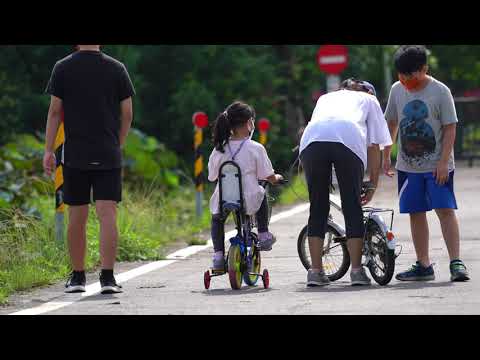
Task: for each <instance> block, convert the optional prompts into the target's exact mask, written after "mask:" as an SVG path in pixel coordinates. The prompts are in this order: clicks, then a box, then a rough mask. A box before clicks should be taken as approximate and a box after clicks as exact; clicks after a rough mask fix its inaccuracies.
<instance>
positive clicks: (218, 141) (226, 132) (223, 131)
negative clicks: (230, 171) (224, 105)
mask: <svg viewBox="0 0 480 360" xmlns="http://www.w3.org/2000/svg"><path fill="white" fill-rule="evenodd" d="M231 132H232V128H231V126H230V121H229V119H228V113H227V111H224V112H223V113H221V114H220V115H218V117H217V120H216V121H215V126H214V128H213V146H214V147H215V149H217V150H218V151H220V152H222V153H223V152H225V149H224V146H225V144H226V143H227V141H228V139H229V138H230V135H231Z"/></svg>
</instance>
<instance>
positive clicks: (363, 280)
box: [350, 267, 372, 286]
mask: <svg viewBox="0 0 480 360" xmlns="http://www.w3.org/2000/svg"><path fill="white" fill-rule="evenodd" d="M350 280H351V281H352V286H355V285H370V284H371V283H372V280H371V279H370V278H369V277H368V276H367V273H366V272H365V268H363V267H362V269H361V270H360V271H358V272H350Z"/></svg>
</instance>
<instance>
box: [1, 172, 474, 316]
mask: <svg viewBox="0 0 480 360" xmlns="http://www.w3.org/2000/svg"><path fill="white" fill-rule="evenodd" d="M395 181H396V180H394V181H392V180H390V179H386V178H382V179H381V184H380V186H381V187H380V189H379V191H378V192H377V194H376V198H375V200H374V201H373V203H372V205H373V206H381V207H392V208H393V209H395V211H396V213H397V214H396V217H395V222H394V232H395V233H396V234H397V238H398V240H399V243H400V244H401V245H402V246H403V252H402V255H401V256H400V257H399V258H398V259H397V263H396V264H397V270H403V269H405V268H406V267H408V266H410V264H411V263H413V262H414V261H415V254H414V249H413V245H412V243H411V241H410V236H409V234H410V230H409V223H408V217H407V216H405V215H400V214H398V205H397V202H396V185H395ZM479 184H480V169H478V168H476V169H475V168H474V169H468V168H460V169H457V171H456V183H455V186H456V191H457V198H458V202H459V205H460V206H461V209H460V210H459V211H458V216H459V219H460V226H461V238H462V240H461V247H462V254H463V259H464V260H465V262H466V264H467V266H468V267H469V270H470V272H471V275H472V278H473V279H472V280H471V281H470V282H468V283H451V282H450V281H449V270H448V256H447V252H446V247H445V244H444V242H443V239H442V235H441V232H440V227H439V223H438V220H437V219H436V217H435V215H434V214H433V213H432V214H430V215H429V221H430V224H431V226H430V233H431V243H430V249H431V258H432V261H433V262H434V263H435V264H436V265H434V266H435V272H436V276H437V278H436V280H435V281H432V282H427V283H401V282H398V281H397V280H392V282H391V283H390V284H389V285H388V286H385V287H381V286H378V285H376V284H374V285H373V286H371V287H351V286H350V283H349V276H348V274H347V275H346V276H345V277H344V278H343V279H341V280H339V281H337V282H335V283H333V284H332V285H330V286H329V287H326V288H321V289H316V288H315V289H307V288H306V287H305V281H306V271H305V270H304V269H303V267H302V266H301V263H300V261H299V259H298V257H297V252H296V240H297V236H298V233H299V231H300V230H301V228H302V227H303V226H304V224H305V222H306V219H307V217H308V213H307V212H303V213H299V214H296V215H294V216H292V217H290V218H288V219H284V220H282V221H279V222H276V223H275V224H272V225H271V229H272V230H273V232H274V233H276V234H277V237H278V242H277V244H276V245H275V247H274V249H273V251H272V252H270V253H264V257H263V266H264V267H268V269H269V271H270V277H271V288H270V289H263V286H262V285H261V282H259V286H257V287H254V288H247V287H245V288H244V289H242V290H241V291H233V290H231V289H230V286H229V282H228V277H227V276H223V277H217V278H214V279H213V280H212V285H211V288H210V290H209V291H206V290H205V289H204V287H203V272H204V270H205V269H207V268H208V266H209V264H210V258H211V249H208V250H205V251H202V252H199V253H197V254H195V255H193V256H191V257H188V258H187V259H185V260H181V261H177V262H175V263H173V264H170V265H168V266H165V267H163V268H160V269H158V270H155V271H152V272H150V273H148V274H145V275H142V276H139V277H137V278H134V279H131V280H129V281H127V282H125V283H124V284H123V287H124V290H125V293H123V294H118V295H93V296H91V297H86V298H83V299H82V300H80V301H76V302H74V303H73V304H71V305H69V306H65V307H62V308H60V309H58V310H54V311H51V312H48V313H47V314H112V315H113V314H145V315H146V314H275V315H278V314H480V282H479V280H478V279H480V232H479V223H480V195H479V192H478V189H479V186H480V185H479ZM126 266H127V267H130V268H132V267H134V266H136V264H129V265H125V264H124V265H122V267H123V268H124V269H125V267H126ZM122 270H123V269H122ZM92 276H93V277H90V278H91V282H95V281H97V278H96V275H92ZM62 290H63V283H62V284H58V285H55V286H52V287H48V288H45V289H40V290H37V291H35V292H32V293H30V294H26V295H21V296H16V297H14V298H13V306H9V307H8V308H3V309H0V313H2V314H6V313H12V312H14V311H18V310H20V309H23V308H25V307H32V306H38V305H41V304H43V303H45V302H47V301H55V302H59V301H61V302H63V301H67V302H69V301H75V300H77V299H78V298H79V295H77V294H62Z"/></svg>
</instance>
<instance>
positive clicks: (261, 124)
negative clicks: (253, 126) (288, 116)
mask: <svg viewBox="0 0 480 360" xmlns="http://www.w3.org/2000/svg"><path fill="white" fill-rule="evenodd" d="M258 128H259V130H260V139H259V140H260V144H262V145H264V146H265V144H266V143H267V132H268V130H269V129H270V121H269V120H268V119H266V118H262V119H260V120H259V121H258Z"/></svg>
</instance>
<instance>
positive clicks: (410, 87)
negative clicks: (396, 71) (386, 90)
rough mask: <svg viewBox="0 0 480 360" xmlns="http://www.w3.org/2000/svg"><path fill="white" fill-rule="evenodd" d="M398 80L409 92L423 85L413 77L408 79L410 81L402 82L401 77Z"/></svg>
mask: <svg viewBox="0 0 480 360" xmlns="http://www.w3.org/2000/svg"><path fill="white" fill-rule="evenodd" d="M398 79H399V80H400V83H401V84H402V85H403V86H404V87H405V89H407V90H415V89H416V88H418V87H419V86H420V83H421V81H420V80H419V79H418V78H416V77H412V78H411V79H408V80H402V79H401V78H400V76H399V77H398Z"/></svg>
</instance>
